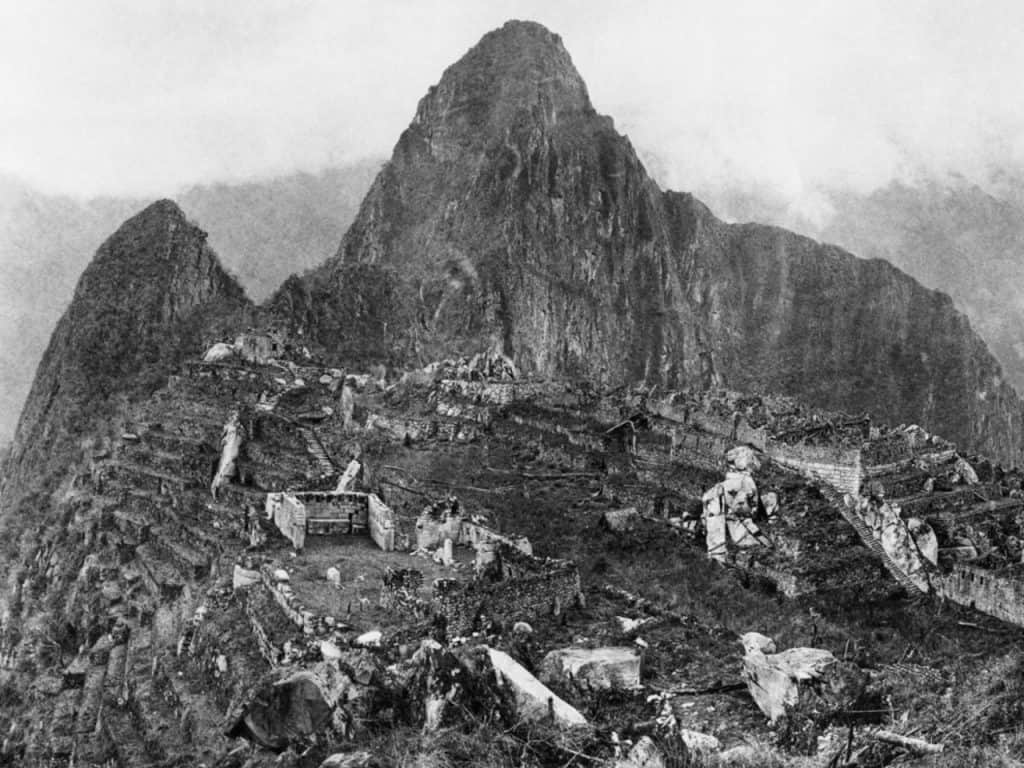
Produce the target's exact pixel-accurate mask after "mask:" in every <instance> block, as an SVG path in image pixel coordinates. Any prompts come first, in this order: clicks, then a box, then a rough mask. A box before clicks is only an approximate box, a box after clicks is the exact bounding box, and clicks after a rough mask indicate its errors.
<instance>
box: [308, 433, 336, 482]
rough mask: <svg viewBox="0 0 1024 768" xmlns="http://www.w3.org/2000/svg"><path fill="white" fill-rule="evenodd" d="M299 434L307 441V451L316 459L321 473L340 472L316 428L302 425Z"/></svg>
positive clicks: (331, 473) (334, 473)
mask: <svg viewBox="0 0 1024 768" xmlns="http://www.w3.org/2000/svg"><path fill="white" fill-rule="evenodd" d="M299 434H300V435H302V439H303V441H305V443H306V452H307V453H308V454H309V455H310V456H312V457H313V460H314V461H316V465H317V468H318V469H319V470H320V473H321V474H323V475H336V474H338V468H337V467H336V466H335V464H334V462H333V461H332V460H331V457H330V456H328V455H327V449H326V448H324V444H323V442H322V441H321V440H320V437H319V435H317V433H316V429H315V428H314V427H307V426H300V427H299Z"/></svg>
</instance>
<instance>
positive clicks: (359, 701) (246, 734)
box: [224, 652, 379, 751]
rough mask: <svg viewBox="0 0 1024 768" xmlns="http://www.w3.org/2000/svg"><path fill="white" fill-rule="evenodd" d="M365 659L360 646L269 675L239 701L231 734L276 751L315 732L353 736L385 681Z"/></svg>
mask: <svg viewBox="0 0 1024 768" xmlns="http://www.w3.org/2000/svg"><path fill="white" fill-rule="evenodd" d="M362 661H364V658H363V654H361V653H360V652H354V653H351V654H349V655H348V656H346V657H344V658H343V659H341V660H340V663H339V661H338V660H335V661H332V662H321V663H319V664H315V665H313V666H311V667H309V668H307V669H303V670H301V671H296V670H295V669H291V670H289V669H278V670H275V671H273V672H271V673H269V674H267V675H264V676H263V677H262V678H260V679H259V680H258V681H257V682H256V683H255V684H254V685H252V686H251V687H249V688H248V689H247V690H245V691H244V692H243V693H242V694H241V695H240V696H239V697H238V698H237V699H236V700H235V702H234V703H233V705H232V707H231V709H230V711H229V713H228V716H227V719H226V723H225V728H224V733H225V735H226V736H228V737H229V738H239V737H241V738H245V739H248V740H249V741H251V742H253V743H255V744H258V745H260V746H261V747H264V748H266V749H272V750H275V751H281V750H283V749H286V748H288V747H289V746H291V745H294V744H303V743H305V742H306V741H308V739H309V738H310V737H312V736H313V735H314V734H329V735H330V736H331V737H332V738H334V739H346V738H350V737H351V736H352V730H353V728H354V727H355V725H356V724H357V723H359V722H361V721H363V720H365V719H366V718H367V717H369V716H370V714H371V713H370V708H371V706H372V704H373V699H374V690H375V688H376V687H378V682H379V681H378V680H377V679H374V676H372V675H367V674H360V672H359V671H357V670H356V666H358V665H359V664H360V662H362ZM350 673H351V674H350ZM360 678H361V679H360Z"/></svg>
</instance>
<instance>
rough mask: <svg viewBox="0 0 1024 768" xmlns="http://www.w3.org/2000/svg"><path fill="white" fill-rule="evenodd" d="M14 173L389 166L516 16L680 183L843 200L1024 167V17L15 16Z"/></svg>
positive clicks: (640, 8)
mask: <svg viewBox="0 0 1024 768" xmlns="http://www.w3.org/2000/svg"><path fill="white" fill-rule="evenodd" d="M6 5H7V7H6V8H3V9H0V66H3V68H4V71H5V72H8V73H14V75H13V76H8V77H5V78H3V79H2V81H0V103H2V104H4V105H5V107H4V111H3V113H0V170H3V171H7V172H12V173H14V174H17V175H18V176H20V177H22V178H24V179H26V180H28V181H30V182H31V183H33V184H35V185H37V186H40V187H42V188H44V189H46V190H48V191H60V192H72V193H78V194H96V193H110V194H155V193H159V192H162V191H165V190H168V189H170V188H174V187H177V186H181V185H183V184H189V183H194V182H204V181H211V180H222V179H239V178H246V177H251V176H256V175H269V174H274V173H283V172H288V171H291V170H296V169H302V170H316V169H318V168H321V167H323V166H325V165H330V164H335V163H339V162H343V161H347V160H352V159H355V158H358V157H363V156H367V155H386V154H388V153H389V152H390V149H391V147H392V145H393V144H394V142H395V140H396V139H397V137H398V134H399V133H400V131H401V130H402V129H403V128H404V127H405V126H406V125H407V124H408V122H409V120H410V119H411V117H412V115H413V113H414V110H415V106H416V102H417V101H418V99H419V98H420V97H421V96H422V95H423V94H424V93H425V91H426V89H427V88H428V87H429V86H430V85H431V84H433V83H435V82H436V81H437V80H438V79H439V78H440V76H441V73H442V72H443V70H444V68H445V67H446V66H447V65H449V64H450V63H452V62H453V61H454V60H456V59H457V58H458V57H459V56H461V55H462V54H463V53H464V52H465V51H466V50H467V49H468V48H469V47H470V46H472V45H473V44H474V43H475V42H476V41H477V40H478V39H479V38H480V36H481V35H482V34H484V33H485V32H486V31H488V30H489V29H492V28H494V27H496V26H499V25H500V24H501V23H503V22H504V21H505V20H506V19H508V18H534V19H536V20H538V21H541V22H542V23H545V24H547V25H548V26H549V27H550V28H551V29H553V30H554V31H556V32H558V33H560V34H561V35H562V37H563V39H564V41H565V44H566V47H567V48H568V49H569V51H570V53H571V54H572V56H573V58H574V61H575V62H576V64H577V67H578V68H579V69H580V71H581V73H582V74H583V76H584V79H586V81H587V83H588V86H589V88H590V91H591V96H592V98H593V100H594V102H595V106H596V107H597V108H598V109H599V110H600V111H602V112H606V113H608V114H611V115H612V116H613V117H615V118H616V122H617V124H618V126H619V127H620V129H621V130H624V131H626V132H628V133H629V134H630V136H631V138H632V139H633V142H634V144H635V145H637V146H638V147H639V148H641V149H642V150H645V151H647V152H649V153H653V154H654V155H656V157H657V162H658V165H659V166H660V167H661V174H660V175H661V176H662V177H663V179H664V181H666V182H668V183H669V184H670V185H671V186H672V187H674V188H678V189H690V190H698V191H700V190H708V189H714V188H716V186H717V187H718V188H723V187H725V186H729V185H732V186H736V185H740V186H744V185H746V186H748V187H749V188H751V189H755V188H764V189H768V190H771V191H772V192H773V193H774V194H776V195H778V196H780V197H781V198H783V199H785V200H787V201H789V204H790V205H791V206H793V208H794V210H796V211H799V212H800V214H801V215H805V216H808V217H810V218H814V217H820V216H826V215H827V201H826V199H825V197H824V196H823V194H822V190H823V189H824V188H827V187H829V186H846V187H852V188H854V189H858V190H861V191H867V190H869V189H872V188H874V187H876V186H879V185H881V184H884V183H885V182H886V181H888V180H890V179H892V178H896V177H901V176H907V175H908V174H913V173H917V172H920V171H921V170H922V169H924V170H927V171H928V172H946V171H957V172H959V173H961V174H964V175H966V176H968V177H970V178H976V179H982V178H984V177H985V175H986V174H987V173H989V171H990V170H991V169H992V168H993V167H994V166H998V167H1007V166H1010V167H1019V166H1022V165H1024V138H1022V137H1024V100H1022V99H1020V97H1019V86H1017V84H1016V81H1017V77H1018V73H1019V72H1021V71H1024V46H1020V45H1019V44H1018V43H1019V37H1020V35H1019V33H1020V31H1021V30H1024V5H1021V4H1019V3H1015V2H995V1H992V2H983V3H976V4H971V5H970V6H967V5H964V4H963V3H952V2H945V1H942V0H932V1H931V2H923V1H921V0H901V2H900V3H892V2H880V0H856V1H855V2H854V1H850V2H830V3H813V2H794V1H792V0H776V2H772V3H764V2H747V1H743V0H734V1H733V2H722V3H715V4H711V3H707V2H700V3H697V2H668V1H667V0H666V1H664V2H649V3H632V4H627V3H615V2H611V1H610V0H603V1H601V2H586V3H583V2H562V3H551V2H533V1H532V0H529V1H523V2H513V1H512V0H496V1H495V2H488V3H478V2H475V1H474V0H466V2H454V0H452V1H448V2H412V0H408V1H402V0H391V1H390V2H346V3H338V2H326V1H323V2H316V1H313V2H291V1H290V0H289V1H285V0H280V1H276V0H275V1H270V0H260V1H254V2H247V3H245V4H244V5H243V4H236V3H209V2H198V1H196V2H172V1H171V0H161V1H159V2H149V3H134V2H126V1H125V0H117V1H115V2H83V1H81V0H77V1H76V0H69V1H66V2H41V3H8V4H6Z"/></svg>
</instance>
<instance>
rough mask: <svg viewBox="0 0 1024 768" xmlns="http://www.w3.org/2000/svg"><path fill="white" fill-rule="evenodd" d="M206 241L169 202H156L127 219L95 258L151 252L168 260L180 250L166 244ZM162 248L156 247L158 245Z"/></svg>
mask: <svg viewBox="0 0 1024 768" xmlns="http://www.w3.org/2000/svg"><path fill="white" fill-rule="evenodd" d="M205 240H206V232H205V231H203V230H202V229H200V228H199V227H197V226H196V225H195V224H193V223H192V222H190V221H189V220H188V218H187V217H186V216H185V212H184V211H183V210H181V208H180V207H179V206H178V204H177V203H176V202H174V201H173V200H167V199H164V200H157V201H156V202H155V203H151V204H149V205H148V206H146V207H145V208H143V209H142V210H141V211H139V212H138V213H136V214H135V215H134V216H132V217H131V218H129V219H127V220H126V221H125V222H124V223H123V224H122V225H121V226H120V227H118V228H117V231H116V232H114V234H113V235H111V236H110V238H109V239H108V240H107V241H106V242H105V243H104V244H103V246H102V247H101V248H100V250H99V253H98V254H97V258H98V259H100V258H103V257H104V256H105V255H110V254H114V253H119V254H121V256H122V257H123V256H131V255H132V254H141V253H144V252H152V253H153V255H156V256H159V255H162V256H164V257H170V256H172V255H174V254H175V253H178V252H180V248H177V247H171V246H170V244H171V243H172V242H173V243H176V244H183V243H185V242H195V243H198V244H201V243H203V242H204V241H205ZM161 243H163V244H165V246H166V247H159V244H161Z"/></svg>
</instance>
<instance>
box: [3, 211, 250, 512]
mask: <svg viewBox="0 0 1024 768" xmlns="http://www.w3.org/2000/svg"><path fill="white" fill-rule="evenodd" d="M247 304H248V300H247V299H246V298H245V294H244V292H243V291H242V289H241V288H240V287H239V286H238V284H237V283H236V282H235V281H234V280H233V279H232V278H231V277H230V276H228V275H227V273H226V272H224V270H223V269H222V268H221V266H220V264H219V263H218V261H217V257H216V255H215V254H214V253H213V251H212V250H210V248H209V247H208V246H207V245H206V233H205V232H203V231H202V230H201V229H199V228H198V227H196V226H194V225H193V224H190V223H189V222H188V221H187V220H186V218H185V215H184V214H183V213H182V211H181V209H180V208H178V206H177V205H175V204H174V203H173V202H171V201H169V200H162V201H159V202H156V203H153V204H152V205H150V206H149V207H148V208H146V209H145V210H143V211H142V212H141V213H139V214H137V215H136V216H134V217H132V218H131V219H129V220H128V221H126V222H125V223H124V224H123V225H122V226H121V227H120V228H119V229H118V230H117V231H116V232H115V233H114V234H113V235H112V236H111V237H110V238H109V239H108V240H107V241H106V242H105V243H104V244H103V245H102V246H101V247H100V249H99V250H98V251H97V252H96V256H95V258H94V259H93V261H92V263H90V264H89V266H88V267H87V268H86V270H85V272H84V273H83V274H82V277H81V279H80V280H79V282H78V286H77V288H76V289H75V295H74V299H73V300H72V302H71V304H70V306H69V307H68V308H67V310H66V311H65V312H64V315H63V316H62V317H61V319H60V321H59V322H58V324H57V328H56V330H55V331H54V333H53V336H52V337H51V339H50V344H49V346H48V347H47V349H46V352H45V354H44V355H43V359H42V362H41V363H40V365H39V368H38V370H37V372H36V377H35V381H34V383H33V385H32V389H31V391H30V392H29V396H28V399H27V401H26V403H25V407H24V410H23V411H22V414H21V419H20V421H19V423H18V429H17V432H16V434H15V439H14V444H13V448H12V451H11V456H10V459H9V461H8V465H7V472H6V476H5V484H6V487H5V496H6V497H7V498H6V499H5V501H10V500H11V497H10V496H9V495H8V493H9V492H11V493H13V491H14V490H15V488H16V486H17V485H18V481H19V480H20V479H22V478H23V477H24V476H31V477H32V478H34V479H35V480H36V481H38V480H39V479H40V478H43V477H46V475H47V473H46V472H45V471H41V470H43V469H44V468H45V467H47V466H48V465H49V464H51V463H59V462H60V461H61V460H67V459H68V458H69V456H68V453H67V452H68V450H69V449H71V447H73V445H74V443H75V441H76V440H79V439H83V438H89V437H95V434H94V433H95V431H96V429H97V427H98V426H100V425H101V424H102V422H103V420H104V419H106V418H108V417H111V416H112V415H113V414H114V413H115V412H116V411H117V409H118V407H119V404H120V403H121V402H122V401H123V400H124V399H125V398H129V399H130V398H133V397H139V396H145V395H146V394H148V393H149V392H151V391H153V390H154V389H156V388H157V387H159V386H162V385H163V383H164V382H165V380H166V375H167V373H168V371H169V370H170V369H171V367H172V366H174V365H175V364H176V363H178V362H179V361H180V359H181V357H182V355H183V354H184V353H185V352H186V351H187V352H188V353H191V354H194V353H195V346H196V345H197V344H198V343H199V341H198V340H199V335H200V333H203V332H209V329H210V328H213V327H216V324H217V319H218V318H219V317H227V316H232V315H233V314H235V313H238V312H240V311H242V310H244V308H245V307H246V306H247ZM100 431H101V432H102V431H105V430H102V429H101V430H100Z"/></svg>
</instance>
